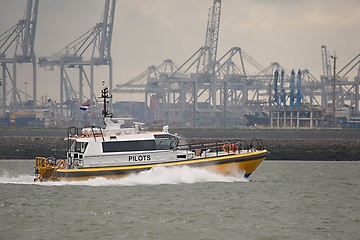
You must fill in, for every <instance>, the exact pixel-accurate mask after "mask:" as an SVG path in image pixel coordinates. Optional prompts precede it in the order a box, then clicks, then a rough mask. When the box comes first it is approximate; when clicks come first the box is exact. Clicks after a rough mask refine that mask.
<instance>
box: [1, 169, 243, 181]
mask: <svg viewBox="0 0 360 240" xmlns="http://www.w3.org/2000/svg"><path fill="white" fill-rule="evenodd" d="M248 181H249V180H247V179H246V178H244V175H243V174H242V173H234V174H232V175H228V176H224V175H221V174H216V173H213V172H210V171H207V170H205V169H199V168H190V167H187V166H181V167H171V168H162V167H159V168H153V169H151V170H149V171H146V172H141V173H138V174H133V175H129V176H127V177H124V178H119V179H114V180H112V179H105V178H95V179H91V180H88V181H73V182H68V181H59V182H43V183H41V182H34V177H33V176H31V175H25V176H24V175H19V176H9V174H8V173H4V174H3V176H1V177H0V184H31V185H44V186H64V185H66V186H69V185H70V186H71V185H73V186H141V185H161V184H193V183H200V182H248Z"/></svg>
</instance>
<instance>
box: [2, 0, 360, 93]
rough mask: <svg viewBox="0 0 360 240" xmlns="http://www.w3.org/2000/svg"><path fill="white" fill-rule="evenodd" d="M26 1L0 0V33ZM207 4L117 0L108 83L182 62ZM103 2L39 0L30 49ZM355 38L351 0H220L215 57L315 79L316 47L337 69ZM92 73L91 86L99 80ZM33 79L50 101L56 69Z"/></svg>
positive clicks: (358, 15)
mask: <svg viewBox="0 0 360 240" xmlns="http://www.w3.org/2000/svg"><path fill="white" fill-rule="evenodd" d="M26 2H27V1H26V0H0V34H2V33H3V32H5V31H6V30H7V29H9V28H10V27H12V26H13V25H15V24H16V23H17V22H18V20H19V19H21V18H23V17H24V12H25V7H26ZM212 4H213V0H196V1H194V0H118V1H117V7H116V18H115V26H114V34H113V41H112V57H113V62H114V82H115V84H117V83H124V82H126V81H128V80H129V79H131V78H132V77H134V76H136V75H138V74H139V73H141V72H142V71H144V70H145V69H146V68H147V67H148V66H150V65H159V64H160V63H161V62H163V60H164V59H172V60H173V61H174V62H175V63H177V64H178V65H181V64H182V63H183V62H185V60H187V59H188V58H189V57H190V56H191V55H192V54H193V53H194V52H195V51H196V50H197V49H198V48H199V47H201V46H202V45H204V42H205V31H206V24H207V17H208V16H207V15H208V9H209V8H210V7H211V6H212ZM103 5H104V1H102V0H62V1H59V0H40V7H39V16H38V26H37V38H36V43H35V49H36V50H35V51H36V55H37V56H38V57H41V56H51V55H52V54H53V53H56V52H57V51H59V50H60V49H61V48H63V47H64V46H66V45H67V44H68V43H70V42H71V41H73V40H74V39H76V38H77V37H79V36H80V35H82V34H83V33H85V32H86V31H87V30H89V29H91V28H92V27H93V26H95V24H96V23H97V22H99V21H100V19H101V16H102V11H103ZM359 39H360V1H359V0H342V1H339V0H302V1H291V0H223V1H222V12H221V24H220V36H219V46H218V56H222V55H223V54H225V53H226V52H227V51H228V50H229V49H230V48H231V47H240V48H242V49H243V50H244V51H245V52H247V53H248V54H249V55H250V56H252V57H253V58H254V59H255V60H256V61H258V62H259V63H260V64H261V65H263V66H264V67H267V66H269V65H270V63H272V62H280V64H281V65H283V66H284V67H286V68H287V69H292V68H295V69H298V68H302V69H303V68H307V69H309V70H310V72H311V73H312V74H313V75H314V76H315V77H317V78H319V75H320V74H321V73H322V63H321V49H320V46H321V45H326V46H327V48H328V50H329V51H330V53H334V51H336V54H337V56H338V66H339V69H340V68H341V67H342V66H344V65H345V64H346V63H348V62H349V61H350V60H351V59H352V58H354V57H355V56H356V55H357V54H358V53H359V52H360V45H359ZM27 68H28V69H30V67H26V66H20V67H19V72H20V73H19V74H18V82H19V84H18V86H19V88H20V89H21V88H23V87H22V84H23V85H24V82H29V83H31V79H28V78H27V76H29V75H27V74H26V73H27V71H28V69H27ZM99 72H100V71H99ZM99 72H98V73H97V75H96V76H95V77H96V82H97V83H96V86H97V87H100V85H101V80H102V79H107V75H104V74H102V73H99ZM353 75H354V74H353ZM38 82H39V88H38V98H40V96H43V95H47V96H48V97H52V98H53V99H58V95H59V93H58V92H59V90H58V89H59V88H58V85H59V69H55V70H54V71H45V70H44V69H41V68H39V69H38ZM74 84H75V83H74ZM50 86H51V87H50ZM56 86H57V87H56ZM29 88H31V86H30V85H28V92H29Z"/></svg>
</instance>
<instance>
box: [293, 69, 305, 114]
mask: <svg viewBox="0 0 360 240" xmlns="http://www.w3.org/2000/svg"><path fill="white" fill-rule="evenodd" d="M296 90H297V92H296V102H295V108H296V109H299V108H300V103H301V101H302V99H303V97H304V96H303V94H302V90H301V70H300V69H299V71H298V74H297V82H296Z"/></svg>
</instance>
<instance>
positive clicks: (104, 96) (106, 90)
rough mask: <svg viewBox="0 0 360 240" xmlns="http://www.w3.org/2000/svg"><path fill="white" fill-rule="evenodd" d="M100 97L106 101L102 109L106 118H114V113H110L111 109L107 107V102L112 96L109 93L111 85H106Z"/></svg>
mask: <svg viewBox="0 0 360 240" xmlns="http://www.w3.org/2000/svg"><path fill="white" fill-rule="evenodd" d="M100 98H101V99H102V100H103V101H104V108H103V110H102V115H103V117H104V118H106V117H110V118H112V113H109V110H108V109H107V103H109V99H111V96H110V95H109V87H108V86H106V87H105V88H104V89H103V90H101V96H100Z"/></svg>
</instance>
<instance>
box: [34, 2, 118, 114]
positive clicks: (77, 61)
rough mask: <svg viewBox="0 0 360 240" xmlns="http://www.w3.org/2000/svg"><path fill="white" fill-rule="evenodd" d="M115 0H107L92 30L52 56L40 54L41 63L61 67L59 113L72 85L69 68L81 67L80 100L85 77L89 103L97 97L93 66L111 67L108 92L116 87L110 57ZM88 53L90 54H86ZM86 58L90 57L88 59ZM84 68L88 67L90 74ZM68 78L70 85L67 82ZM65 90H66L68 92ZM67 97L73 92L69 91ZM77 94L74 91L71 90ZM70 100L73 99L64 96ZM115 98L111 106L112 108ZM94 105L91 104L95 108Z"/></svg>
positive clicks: (80, 101)
mask: <svg viewBox="0 0 360 240" xmlns="http://www.w3.org/2000/svg"><path fill="white" fill-rule="evenodd" d="M115 7H116V0H105V6H104V12H103V17H102V21H101V22H99V23H97V24H96V25H95V26H94V27H93V28H91V29H90V30H89V31H87V32H85V33H84V34H83V35H81V36H80V37H78V38H77V39H75V40H74V41H72V42H71V43H70V44H68V45H66V46H65V47H64V48H63V49H61V50H60V51H59V52H58V53H55V54H54V55H53V56H52V57H39V65H40V66H41V67H45V68H47V69H50V70H53V68H54V66H58V67H60V116H61V117H63V116H64V88H65V87H66V85H68V84H70V80H69V79H68V78H67V75H66V69H71V68H78V70H79V93H78V95H77V94H76V98H78V99H79V103H80V104H81V103H83V101H84V99H83V98H84V92H83V80H84V77H85V80H86V81H87V83H88V85H89V92H90V99H89V100H90V102H95V101H96V100H97V98H96V95H95V93H94V66H108V68H109V94H110V95H112V89H113V74H112V72H113V67H112V57H111V42H112V34H113V26H114V18H115ZM86 54H87V55H86ZM85 58H87V60H85ZM85 67H89V68H90V69H89V72H88V74H87V73H86V71H85ZM88 75H89V77H88ZM65 81H68V84H67V83H66V82H65ZM65 93H66V91H65ZM66 95H68V96H66V97H67V98H68V97H69V96H70V95H71V94H66ZM72 95H74V92H73V93H72ZM65 100H66V101H69V100H71V99H65ZM111 101H112V100H110V105H109V107H110V108H111V105H112V102H111ZM92 109H93V107H92V106H91V107H90V111H92Z"/></svg>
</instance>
